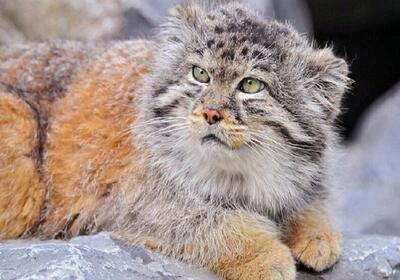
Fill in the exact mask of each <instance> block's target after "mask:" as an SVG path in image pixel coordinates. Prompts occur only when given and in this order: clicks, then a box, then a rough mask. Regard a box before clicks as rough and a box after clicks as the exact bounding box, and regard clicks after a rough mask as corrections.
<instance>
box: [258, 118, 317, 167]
mask: <svg viewBox="0 0 400 280" xmlns="http://www.w3.org/2000/svg"><path fill="white" fill-rule="evenodd" d="M264 124H265V125H267V126H269V127H271V128H272V129H273V130H274V131H275V132H276V133H277V134H279V135H280V136H281V137H282V138H284V139H285V140H286V141H288V142H289V144H290V145H292V146H291V148H292V150H293V151H294V152H296V153H297V154H298V155H301V156H308V157H310V158H311V159H312V160H318V159H319V158H320V157H321V156H322V152H323V150H324V148H325V146H324V145H323V143H320V142H318V141H313V142H311V141H302V140H297V139H295V138H294V137H293V136H292V135H291V133H290V132H289V130H288V129H287V128H286V127H285V126H284V125H282V124H280V123H277V122H274V121H264ZM321 144H322V145H321Z"/></svg>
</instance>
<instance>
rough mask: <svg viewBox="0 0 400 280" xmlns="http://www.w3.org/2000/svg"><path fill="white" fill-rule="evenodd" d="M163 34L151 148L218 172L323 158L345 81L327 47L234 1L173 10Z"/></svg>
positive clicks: (341, 63)
mask: <svg viewBox="0 0 400 280" xmlns="http://www.w3.org/2000/svg"><path fill="white" fill-rule="evenodd" d="M162 37H163V41H162V47H161V49H160V54H159V57H158V58H157V61H156V64H155V74H154V76H153V81H152V84H153V86H154V87H155V89H154V91H153V92H152V96H151V97H149V99H148V103H149V105H148V106H149V108H148V114H147V118H148V119H149V123H151V124H152V125H153V128H154V135H153V137H155V135H156V137H158V138H159V141H157V143H158V144H160V145H161V146H163V147H170V148H169V149H171V153H174V152H176V153H179V154H180V153H186V155H185V156H187V155H189V157H190V156H193V159H196V160H197V157H200V158H204V159H205V160H210V162H217V161H218V162H220V164H217V165H219V166H221V167H224V165H225V166H226V165H227V164H228V163H227V162H226V161H224V159H225V160H226V159H228V160H229V159H231V160H241V159H243V160H244V159H245V158H246V160H248V159H251V158H252V157H254V158H259V157H264V158H269V159H270V160H280V159H282V158H284V159H287V160H289V161H291V160H299V161H307V160H310V161H311V160H318V159H319V157H321V155H322V153H323V151H324V149H325V145H326V144H325V142H326V137H328V135H326V134H328V133H329V129H330V128H331V125H332V120H333V119H334V117H335V116H336V114H337V112H338V108H339V105H340V99H341V95H342V94H343V92H344V91H345V88H346V86H347V82H348V81H347V77H346V75H347V65H346V63H345V62H344V61H343V60H341V59H338V58H336V57H335V56H334V55H333V54H332V52H331V50H329V49H324V50H315V49H313V48H312V47H311V46H310V45H309V43H308V42H307V41H306V40H305V39H304V38H302V37H301V36H300V35H298V34H297V33H296V32H295V31H294V30H293V29H292V28H290V27H289V26H286V25H283V24H279V23H276V22H267V21H265V20H263V19H262V18H261V17H259V16H258V15H256V14H254V13H252V12H249V11H247V10H245V9H244V8H242V7H241V6H239V5H235V4H231V5H227V6H222V7H218V8H217V7H215V9H210V8H204V7H196V6H187V7H179V8H177V9H176V10H175V11H174V12H173V14H172V16H171V17H170V19H169V21H168V22H167V23H166V25H165V26H164V29H163V32H162ZM164 144H166V145H164ZM174 149H175V150H174ZM178 151H179V152H178ZM182 157H184V156H182ZM229 165H231V166H234V165H235V163H229Z"/></svg>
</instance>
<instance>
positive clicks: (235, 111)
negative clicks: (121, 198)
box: [229, 96, 244, 124]
mask: <svg viewBox="0 0 400 280" xmlns="http://www.w3.org/2000/svg"><path fill="white" fill-rule="evenodd" d="M229 108H230V109H231V110H232V112H233V115H234V116H235V120H236V121H237V122H238V123H240V124H243V123H244V121H243V119H242V115H241V113H240V108H239V106H238V104H237V103H236V99H235V97H233V96H231V97H230V100H229Z"/></svg>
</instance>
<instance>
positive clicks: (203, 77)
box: [193, 66, 210, 84]
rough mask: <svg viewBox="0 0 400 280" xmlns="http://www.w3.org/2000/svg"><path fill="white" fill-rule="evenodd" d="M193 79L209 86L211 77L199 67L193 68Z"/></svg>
mask: <svg viewBox="0 0 400 280" xmlns="http://www.w3.org/2000/svg"><path fill="white" fill-rule="evenodd" d="M193 77H194V78H195V79H196V80H197V81H199V82H200V83H204V84H207V83H209V82H210V76H209V75H208V73H207V71H206V70H204V69H203V68H200V67H198V66H193Z"/></svg>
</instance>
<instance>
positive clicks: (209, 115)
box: [202, 108, 222, 125]
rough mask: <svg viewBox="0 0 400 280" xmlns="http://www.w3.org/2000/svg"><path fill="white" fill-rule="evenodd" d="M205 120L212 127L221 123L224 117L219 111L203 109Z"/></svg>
mask: <svg viewBox="0 0 400 280" xmlns="http://www.w3.org/2000/svg"><path fill="white" fill-rule="evenodd" d="M202 113H203V117H204V119H205V120H206V121H207V122H208V124H210V125H212V124H215V123H216V122H219V121H220V120H221V119H222V117H221V114H220V113H219V112H218V111H217V110H211V109H207V108H206V109H203V111H202Z"/></svg>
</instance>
